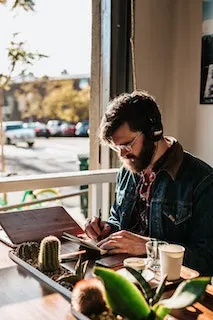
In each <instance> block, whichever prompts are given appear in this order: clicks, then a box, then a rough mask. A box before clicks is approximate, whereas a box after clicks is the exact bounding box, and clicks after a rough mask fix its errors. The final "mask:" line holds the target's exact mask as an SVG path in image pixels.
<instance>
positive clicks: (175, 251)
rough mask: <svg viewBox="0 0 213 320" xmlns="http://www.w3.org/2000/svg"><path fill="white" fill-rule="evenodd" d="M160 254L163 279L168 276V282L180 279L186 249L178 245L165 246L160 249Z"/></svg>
mask: <svg viewBox="0 0 213 320" xmlns="http://www.w3.org/2000/svg"><path fill="white" fill-rule="evenodd" d="M158 250H159V253H160V271H161V277H163V276H164V275H165V274H167V280H169V281H172V280H177V279H179V278H180V270H181V266H182V263H183V257H184V252H185V248H184V247H183V246H180V245H177V244H164V245H162V246H159V248H158Z"/></svg>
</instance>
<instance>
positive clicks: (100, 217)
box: [98, 208, 102, 229]
mask: <svg viewBox="0 0 213 320" xmlns="http://www.w3.org/2000/svg"><path fill="white" fill-rule="evenodd" d="M101 220H102V212H101V208H100V209H99V210H98V226H99V228H100V229H101Z"/></svg>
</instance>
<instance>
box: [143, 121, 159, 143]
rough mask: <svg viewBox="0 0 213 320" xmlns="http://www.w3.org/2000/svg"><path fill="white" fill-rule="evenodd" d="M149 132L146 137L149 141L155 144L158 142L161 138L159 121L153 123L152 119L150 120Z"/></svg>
mask: <svg viewBox="0 0 213 320" xmlns="http://www.w3.org/2000/svg"><path fill="white" fill-rule="evenodd" d="M150 122H151V125H150V131H149V132H148V134H147V136H148V138H149V139H150V140H152V141H154V142H156V141H159V140H160V139H161V138H162V136H163V126H162V123H161V121H156V122H154V121H153V119H150Z"/></svg>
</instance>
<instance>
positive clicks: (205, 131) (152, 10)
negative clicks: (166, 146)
mask: <svg viewBox="0 0 213 320" xmlns="http://www.w3.org/2000/svg"><path fill="white" fill-rule="evenodd" d="M135 12H136V17H135V50H136V77H137V88H138V89H144V90H147V91H148V92H149V93H151V94H153V95H154V96H155V97H156V99H157V100H158V102H159V103H160V108H161V111H162V115H163V121H164V128H165V130H164V131H165V134H168V135H173V136H175V137H176V138H177V139H178V140H179V141H180V142H181V143H182V145H183V146H184V148H185V149H186V150H188V151H190V152H192V153H194V154H195V155H197V156H199V157H200V158H201V159H203V160H205V161H207V162H208V163H210V164H211V165H213V142H212V141H213V125H212V119H213V105H200V104H199V96H200V61H201V32H202V0H160V1H159V0H136V5H135Z"/></svg>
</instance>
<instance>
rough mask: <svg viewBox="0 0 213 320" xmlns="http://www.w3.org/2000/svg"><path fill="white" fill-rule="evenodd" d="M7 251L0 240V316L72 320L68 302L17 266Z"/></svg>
mask: <svg viewBox="0 0 213 320" xmlns="http://www.w3.org/2000/svg"><path fill="white" fill-rule="evenodd" d="M9 250H11V248H8V247H7V246H6V245H4V244H3V243H0V319H1V320H44V319H45V320H74V319H75V318H74V317H73V316H72V315H71V313H70V312H69V310H70V303H69V301H66V300H65V298H63V297H62V296H61V295H60V294H59V293H56V292H54V291H53V290H52V289H51V288H50V287H48V286H47V285H45V284H44V283H42V282H40V281H38V280H37V279H36V278H34V277H33V276H31V275H30V274H29V273H28V272H26V271H25V270H23V269H21V268H18V267H17V265H16V264H15V263H14V262H13V261H12V260H10V258H9V257H8V251H9Z"/></svg>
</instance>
